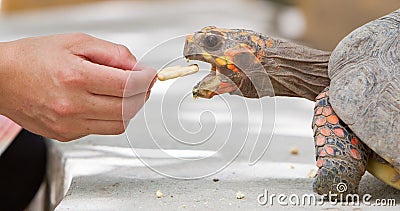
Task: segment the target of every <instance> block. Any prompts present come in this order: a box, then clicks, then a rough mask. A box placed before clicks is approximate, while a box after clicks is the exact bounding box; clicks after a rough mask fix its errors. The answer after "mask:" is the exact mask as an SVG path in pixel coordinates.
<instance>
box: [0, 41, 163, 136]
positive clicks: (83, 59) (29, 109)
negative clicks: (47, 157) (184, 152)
mask: <svg viewBox="0 0 400 211" xmlns="http://www.w3.org/2000/svg"><path fill="white" fill-rule="evenodd" d="M135 65H136V59H135V57H134V56H133V55H132V54H131V53H130V52H129V50H128V49H127V48H126V47H124V46H122V45H118V44H114V43H110V42H107V41H104V40H100V39H97V38H94V37H91V36H89V35H85V34H63V35H53V36H47V37H35V38H26V39H21V40H17V41H12V42H6V43H0V99H1V101H0V114H2V115H5V116H7V117H9V118H10V119H12V120H13V121H15V122H16V123H18V124H20V125H21V126H22V127H24V128H26V129H27V130H30V131H32V132H34V133H37V134H40V135H43V136H46V137H48V138H54V139H57V140H60V141H70V140H73V139H77V138H80V137H83V136H86V135H88V134H121V133H123V132H124V130H125V129H124V123H127V122H128V121H129V120H130V119H131V118H132V117H133V116H134V115H135V114H136V113H137V112H138V111H139V110H140V108H141V107H142V106H143V104H144V103H145V101H146V100H147V98H148V97H149V94H150V89H151V87H152V84H153V83H154V81H155V76H156V71H155V70H154V69H151V68H144V67H141V68H138V67H137V66H138V65H137V66H136V67H135V69H134V70H133V71H129V70H132V69H133V67H134V66H135ZM130 74H132V75H131V77H130V79H129V81H128V77H129V75H130ZM125 88H126V90H125V93H124V89H125ZM124 94H125V95H124ZM122 102H124V109H126V110H124V113H122ZM123 114H124V116H123Z"/></svg>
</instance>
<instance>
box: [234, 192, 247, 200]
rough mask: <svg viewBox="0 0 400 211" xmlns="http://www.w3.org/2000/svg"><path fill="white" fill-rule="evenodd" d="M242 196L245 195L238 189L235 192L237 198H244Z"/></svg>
mask: <svg viewBox="0 0 400 211" xmlns="http://www.w3.org/2000/svg"><path fill="white" fill-rule="evenodd" d="M244 197H245V195H244V194H243V193H242V192H240V191H238V192H237V193H236V198H237V199H244Z"/></svg>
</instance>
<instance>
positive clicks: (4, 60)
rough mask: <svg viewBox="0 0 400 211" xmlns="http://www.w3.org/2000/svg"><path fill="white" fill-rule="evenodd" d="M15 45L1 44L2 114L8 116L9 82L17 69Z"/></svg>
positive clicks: (10, 43) (0, 80) (0, 103)
mask: <svg viewBox="0 0 400 211" xmlns="http://www.w3.org/2000/svg"><path fill="white" fill-rule="evenodd" d="M14 48H15V46H14V44H13V43H12V42H0V99H1V100H0V114H1V115H5V114H6V110H7V109H6V107H7V104H8V103H10V102H8V97H7V96H8V94H7V93H8V91H9V82H10V80H11V79H12V78H14V77H15V76H13V72H14V71H13V67H15V61H16V58H15V54H14V51H15V50H14Z"/></svg>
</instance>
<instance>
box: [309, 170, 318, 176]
mask: <svg viewBox="0 0 400 211" xmlns="http://www.w3.org/2000/svg"><path fill="white" fill-rule="evenodd" d="M316 175H317V170H315V169H310V171H309V172H308V174H307V176H308V178H314V177H315V176H316Z"/></svg>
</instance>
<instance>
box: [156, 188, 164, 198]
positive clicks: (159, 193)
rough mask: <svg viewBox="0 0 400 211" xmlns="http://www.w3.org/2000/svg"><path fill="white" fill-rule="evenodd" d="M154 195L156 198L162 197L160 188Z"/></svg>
mask: <svg viewBox="0 0 400 211" xmlns="http://www.w3.org/2000/svg"><path fill="white" fill-rule="evenodd" d="M156 197H157V198H161V197H164V194H163V193H162V192H161V191H160V190H157V192H156Z"/></svg>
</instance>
